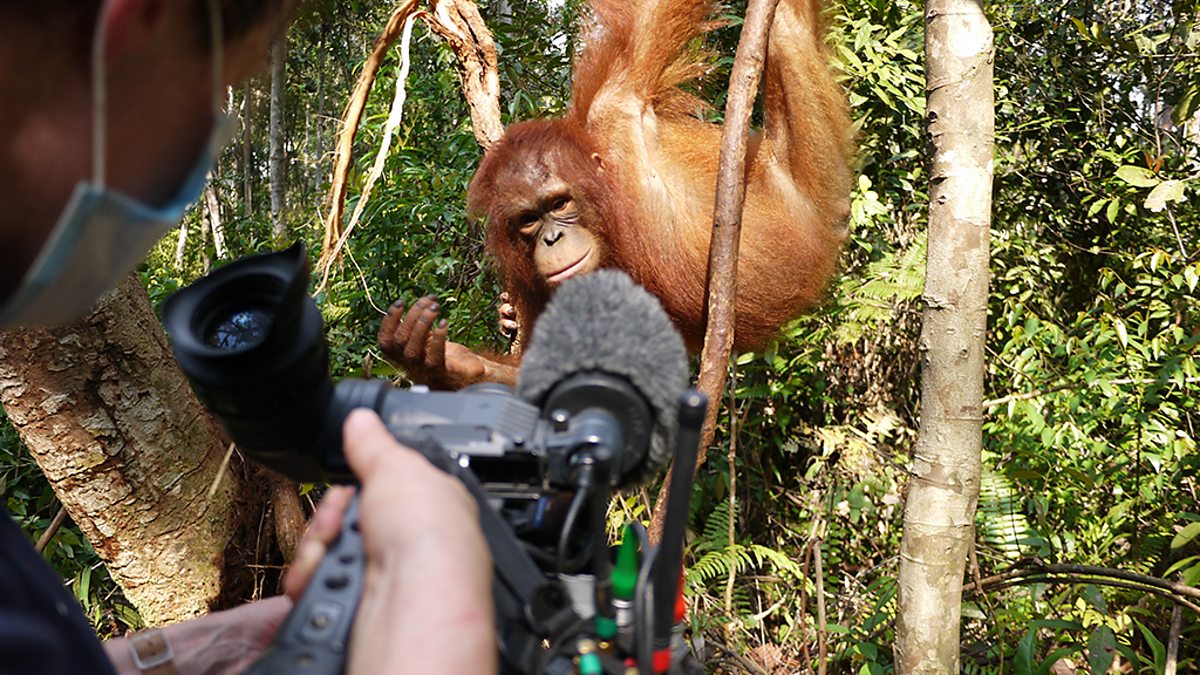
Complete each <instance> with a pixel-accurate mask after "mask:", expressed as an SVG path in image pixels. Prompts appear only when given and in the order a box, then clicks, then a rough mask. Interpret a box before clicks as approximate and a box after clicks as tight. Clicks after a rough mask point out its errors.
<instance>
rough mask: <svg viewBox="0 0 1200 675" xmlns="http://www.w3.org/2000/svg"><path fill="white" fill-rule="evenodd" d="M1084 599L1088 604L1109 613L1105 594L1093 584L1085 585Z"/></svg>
mask: <svg viewBox="0 0 1200 675" xmlns="http://www.w3.org/2000/svg"><path fill="white" fill-rule="evenodd" d="M1083 599H1084V600H1087V601H1088V604H1089V605H1091V606H1092V607H1095V608H1096V609H1097V610H1099V612H1100V613H1101V614H1108V603H1107V602H1105V601H1104V594H1103V593H1101V592H1100V589H1099V588H1096V587H1095V586H1093V585H1092V584H1088V585H1086V586H1084V587H1083Z"/></svg>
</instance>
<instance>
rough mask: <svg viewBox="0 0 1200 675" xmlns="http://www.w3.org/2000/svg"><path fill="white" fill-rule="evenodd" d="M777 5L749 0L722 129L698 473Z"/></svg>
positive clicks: (719, 382) (653, 530)
mask: <svg viewBox="0 0 1200 675" xmlns="http://www.w3.org/2000/svg"><path fill="white" fill-rule="evenodd" d="M777 4H778V0H750V3H749V5H748V6H747V7H746V17H745V20H744V22H743V24H742V34H741V37H740V38H739V39H738V48H737V55H736V56H735V57H734V60H733V72H731V73H730V75H729V97H728V100H727V102H726V105H725V124H724V127H722V129H721V154H720V157H719V159H718V160H717V162H718V164H717V193H716V204H715V205H714V207H713V234H712V243H711V244H710V248H709V253H708V325H707V328H706V330H705V333H704V350H703V352H702V354H701V358H700V378H699V383H698V385H697V387H698V388H699V389H700V391H701V392H703V393H704V394H705V395H706V396H708V400H709V402H710V403H709V406H708V412H707V414H706V415H705V417H704V428H703V430H702V431H701V434H700V454H699V456H698V457H697V458H696V471H699V470H700V466H701V465H703V464H704V460H705V458H707V456H708V446H709V445H711V444H712V441H713V436H714V432H715V430H716V427H717V410H718V409H719V408H720V401H721V398H722V397H721V391H722V390H723V389H724V388H725V378H726V375H727V372H728V371H727V366H728V364H729V355H730V353H731V352H732V351H733V325H734V324H733V319H734V298H735V297H737V258H738V243H739V239H740V238H741V232H742V206H743V204H744V202H745V199H746V146H747V142H748V141H747V137H748V135H749V133H750V113H751V111H752V110H753V108H754V99H755V95H756V94H757V93H758V82H759V79H760V77H761V75H762V69H763V62H764V61H765V60H766V53H767V37H768V34H769V31H770V28H771V22H772V20H773V19H774V18H775V6H776V5H777ZM673 471H674V469H672V470H671V471H668V472H667V476H666V478H665V479H664V480H663V485H662V489H661V490H659V493H658V501H657V502H655V505H654V515H653V516H652V517H651V519H650V539H651V541H654V542H658V541H659V539H660V538H661V537H662V528H663V521H664V519H665V518H666V515H667V499H666V496H667V494H668V492H669V490H670V487H671V476H672V473H673Z"/></svg>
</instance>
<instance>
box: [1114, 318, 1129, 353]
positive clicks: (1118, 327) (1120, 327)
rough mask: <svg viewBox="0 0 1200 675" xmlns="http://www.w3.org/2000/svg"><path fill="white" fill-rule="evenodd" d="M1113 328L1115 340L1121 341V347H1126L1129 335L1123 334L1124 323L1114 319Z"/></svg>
mask: <svg viewBox="0 0 1200 675" xmlns="http://www.w3.org/2000/svg"><path fill="white" fill-rule="evenodd" d="M1113 328H1115V329H1116V330H1117V339H1118V340H1120V341H1121V346H1122V347H1128V346H1129V333H1127V332H1125V322H1124V321H1122V320H1120V319H1114V320H1113Z"/></svg>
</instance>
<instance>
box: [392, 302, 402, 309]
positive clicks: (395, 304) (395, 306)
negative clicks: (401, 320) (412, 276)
mask: <svg viewBox="0 0 1200 675" xmlns="http://www.w3.org/2000/svg"><path fill="white" fill-rule="evenodd" d="M403 308H404V301H403V300H397V301H395V302H393V303H392V309H403Z"/></svg>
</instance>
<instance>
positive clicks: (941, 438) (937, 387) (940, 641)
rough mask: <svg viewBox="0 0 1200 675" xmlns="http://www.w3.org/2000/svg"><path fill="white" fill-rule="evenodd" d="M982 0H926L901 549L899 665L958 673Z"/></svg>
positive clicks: (979, 307) (982, 160) (971, 468)
mask: <svg viewBox="0 0 1200 675" xmlns="http://www.w3.org/2000/svg"><path fill="white" fill-rule="evenodd" d="M992 59H993V44H992V30H991V27H990V26H989V25H988V22H987V19H986V17H985V16H984V13H983V5H982V2H981V0H928V2H926V5H925V61H926V68H925V70H926V78H927V82H926V92H927V94H926V95H927V101H928V125H929V134H930V138H931V140H932V141H933V161H932V167H931V172H930V191H929V204H930V206H929V252H928V258H927V262H926V280H925V292H924V296H923V299H924V301H925V310H924V312H923V315H922V326H921V339H920V350H921V354H922V370H921V422H920V432H919V436H918V439H917V447H916V450H915V454H914V457H913V463H912V469H911V472H912V475H911V477H910V482H909V488H908V496H907V501H906V503H905V510H904V536H903V539H902V541H901V545H900V571H899V579H898V581H899V612H898V615H897V623H896V642H895V645H894V650H895V661H896V663H895V665H896V672H897V673H901V674H904V675H908V674H910V673H957V672H959V624H960V616H961V596H962V581H963V572H964V570H965V567H966V562H967V556H968V553H969V551H970V548H971V546H972V545H973V544H974V533H975V528H974V522H975V506H976V503H977V502H978V499H979V472H980V451H981V445H982V412H981V411H982V405H981V404H982V400H983V374H984V345H985V337H986V333H987V287H988V236H989V225H990V218H991V201H992V200H991V197H992V154H993V144H994V127H995V124H994V123H995V109H994V107H995V102H994V93H993V89H992Z"/></svg>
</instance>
